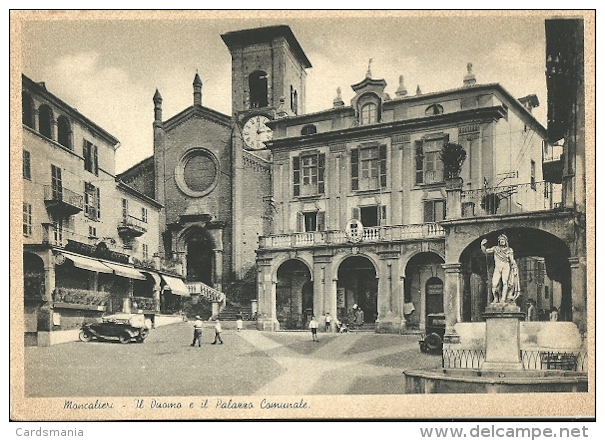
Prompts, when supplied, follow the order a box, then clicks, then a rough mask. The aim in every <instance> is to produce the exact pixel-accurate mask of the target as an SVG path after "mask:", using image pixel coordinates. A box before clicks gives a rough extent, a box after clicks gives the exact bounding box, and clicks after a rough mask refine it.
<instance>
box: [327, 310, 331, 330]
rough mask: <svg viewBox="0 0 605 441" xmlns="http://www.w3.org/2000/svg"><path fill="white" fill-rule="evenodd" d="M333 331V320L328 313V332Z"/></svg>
mask: <svg viewBox="0 0 605 441" xmlns="http://www.w3.org/2000/svg"><path fill="white" fill-rule="evenodd" d="M330 331H332V318H331V317H330V313H329V312H326V332H330Z"/></svg>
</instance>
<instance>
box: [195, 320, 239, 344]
mask: <svg viewBox="0 0 605 441" xmlns="http://www.w3.org/2000/svg"><path fill="white" fill-rule="evenodd" d="M211 319H212V318H211ZM203 327H204V322H203V321H202V318H201V317H200V316H199V315H196V316H195V321H194V322H193V342H192V343H191V346H195V345H196V344H197V346H198V347H201V346H202V328H203ZM238 331H239V329H238ZM221 332H223V327H222V326H221V322H220V320H219V319H218V317H217V318H216V319H215V324H214V341H213V342H212V343H211V344H213V345H215V344H217V343H218V344H221V345H222V344H223V339H222V338H221Z"/></svg>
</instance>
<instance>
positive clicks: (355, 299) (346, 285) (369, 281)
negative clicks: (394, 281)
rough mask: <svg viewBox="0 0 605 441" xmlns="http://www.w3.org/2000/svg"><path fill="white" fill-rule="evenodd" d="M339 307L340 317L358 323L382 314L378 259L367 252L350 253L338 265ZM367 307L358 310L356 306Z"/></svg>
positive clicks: (359, 324)
mask: <svg viewBox="0 0 605 441" xmlns="http://www.w3.org/2000/svg"><path fill="white" fill-rule="evenodd" d="M336 292H337V295H336V307H337V314H338V319H339V320H341V321H345V322H349V323H351V322H355V323H356V324H357V325H358V326H362V325H363V324H364V323H374V322H375V321H376V318H377V317H378V311H379V309H378V277H377V270H376V266H375V264H374V262H372V260H371V259H370V258H369V257H367V256H365V255H352V256H347V257H345V258H344V259H342V260H341V262H340V263H339V264H338V266H337V284H336ZM355 306H357V308H358V310H359V311H363V317H361V316H360V314H359V313H358V314H357V315H356V314H355V311H354V307H355Z"/></svg>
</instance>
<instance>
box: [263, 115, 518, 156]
mask: <svg viewBox="0 0 605 441" xmlns="http://www.w3.org/2000/svg"><path fill="white" fill-rule="evenodd" d="M507 114H508V110H507V108H506V107H504V106H492V107H479V108H475V109H466V110H461V111H459V112H451V113H442V114H440V115H432V116H425V117H421V118H414V119H404V120H398V121H392V122H387V123H380V124H371V125H366V126H355V127H349V128H346V129H341V130H335V131H331V132H319V133H316V134H313V135H305V136H296V137H288V138H279V139H274V140H272V141H265V145H266V146H267V147H268V148H269V149H271V150H279V149H287V148H290V147H300V146H304V145H314V144H316V143H317V142H325V141H339V140H342V139H351V138H352V137H367V136H373V135H377V134H384V133H385V132H386V133H388V132H395V131H402V130H420V129H424V128H427V127H435V128H437V127H439V128H440V127H443V126H448V125H449V126H451V125H453V124H461V123H463V122H470V121H495V120H498V119H500V118H505V117H506V116H507Z"/></svg>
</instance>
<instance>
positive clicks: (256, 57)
mask: <svg viewBox="0 0 605 441" xmlns="http://www.w3.org/2000/svg"><path fill="white" fill-rule="evenodd" d="M221 38H222V39H223V41H224V42H225V44H226V45H227V47H228V48H229V51H230V52H231V59H232V64H231V66H232V68H231V70H232V73H231V75H232V80H231V82H232V112H233V114H234V115H236V114H239V113H255V110H257V109H258V110H260V109H265V110H270V109H273V110H274V109H276V108H277V107H278V106H280V100H281V99H283V101H282V107H284V108H285V111H286V113H287V114H288V115H301V114H303V113H304V111H305V108H304V103H305V92H306V90H305V83H306V76H307V73H306V71H305V69H307V68H310V67H311V63H310V61H309V59H308V58H307V56H306V55H305V53H304V51H303V50H302V48H301V46H300V44H299V43H298V40H297V39H296V37H295V36H294V34H293V33H292V30H291V29H290V27H289V26H285V25H282V26H269V27H264V28H255V29H246V30H242V31H234V32H228V33H226V34H223V35H221ZM258 110H257V111H258ZM248 111H251V112H248Z"/></svg>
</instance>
